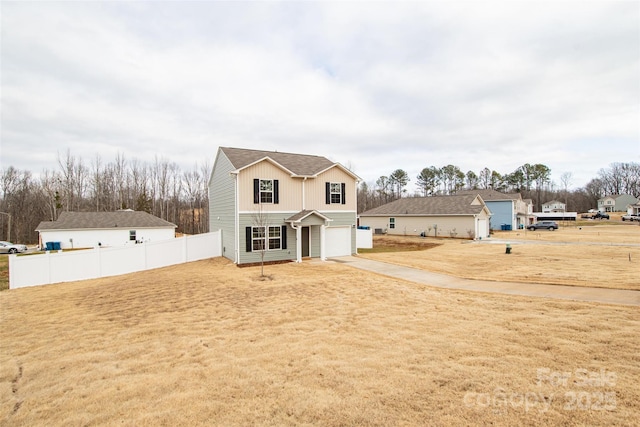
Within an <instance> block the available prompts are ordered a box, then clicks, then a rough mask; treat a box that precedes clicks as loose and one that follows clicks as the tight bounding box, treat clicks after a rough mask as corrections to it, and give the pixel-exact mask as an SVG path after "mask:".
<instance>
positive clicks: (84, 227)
mask: <svg viewBox="0 0 640 427" xmlns="http://www.w3.org/2000/svg"><path fill="white" fill-rule="evenodd" d="M176 227H177V226H176V225H175V224H172V223H170V222H168V221H165V220H164V219H160V218H158V217H157V216H154V215H151V214H150V213H147V212H140V211H132V210H130V209H125V210H119V211H116V212H62V213H61V214H60V216H59V217H58V219H57V220H56V221H43V222H41V223H40V224H39V225H38V228H36V231H37V232H38V233H39V243H40V247H41V248H45V247H47V243H48V242H58V243H59V245H56V246H60V248H61V249H68V248H93V247H96V246H103V247H107V246H124V245H129V244H136V243H144V242H150V241H159V240H169V239H174V238H175V234H176V233H175V230H176Z"/></svg>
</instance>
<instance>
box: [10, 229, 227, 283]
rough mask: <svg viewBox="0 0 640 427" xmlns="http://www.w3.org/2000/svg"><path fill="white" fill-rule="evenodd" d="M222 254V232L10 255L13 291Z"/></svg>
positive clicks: (113, 274) (148, 268) (114, 274)
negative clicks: (109, 245)
mask: <svg viewBox="0 0 640 427" xmlns="http://www.w3.org/2000/svg"><path fill="white" fill-rule="evenodd" d="M221 255H222V239H221V232H220V231H216V232H212V233H206V234H198V235H195V236H185V237H180V238H177V239H173V240H164V241H158V242H147V243H142V244H139V245H133V246H125V247H112V248H94V249H87V250H80V251H73V252H57V251H56V252H46V253H42V254H36V255H28V256H19V255H9V288H10V289H15V288H22V287H26V286H37V285H46V284H50V283H60V282H72V281H75V280H86V279H96V278H99V277H107V276H116V275H119V274H127V273H133V272H136V271H143V270H150V269H152V268H159V267H166V266H168V265H174V264H181V263H185V262H191V261H198V260H201V259H206V258H213V257H218V256H221Z"/></svg>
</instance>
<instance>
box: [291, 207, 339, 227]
mask: <svg viewBox="0 0 640 427" xmlns="http://www.w3.org/2000/svg"><path fill="white" fill-rule="evenodd" d="M311 216H317V217H318V218H320V219H322V220H323V221H324V222H325V223H328V222H330V221H333V220H332V219H331V218H329V217H327V216H324V215H322V214H321V213H320V212H318V211H316V210H306V209H305V210H302V211H300V212H298V213H297V214H295V215H292V216H290V217H289V218H287V219H285V220H284V222H288V223H289V224H291V225H300V224H302V223H303V222H304V220H305V219H307V218H309V217H311Z"/></svg>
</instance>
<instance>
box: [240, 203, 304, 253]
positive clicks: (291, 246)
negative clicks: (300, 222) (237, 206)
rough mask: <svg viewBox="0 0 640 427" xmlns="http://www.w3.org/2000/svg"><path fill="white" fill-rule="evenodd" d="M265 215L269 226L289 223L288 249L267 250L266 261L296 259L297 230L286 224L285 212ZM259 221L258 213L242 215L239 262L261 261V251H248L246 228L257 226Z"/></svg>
mask: <svg viewBox="0 0 640 427" xmlns="http://www.w3.org/2000/svg"><path fill="white" fill-rule="evenodd" d="M264 215H265V218H266V220H265V223H266V224H267V225H268V226H277V227H281V226H283V225H287V249H279V250H271V251H269V250H268V251H265V253H264V261H265V262H271V261H284V260H295V259H296V230H294V229H293V228H292V227H291V226H289V225H288V224H285V222H284V218H285V216H289V215H283V214H264ZM258 223H259V221H256V215H253V214H242V215H240V227H239V230H240V250H239V252H238V254H239V261H238V264H249V263H255V262H260V261H261V254H260V252H247V246H246V245H247V241H246V235H245V233H246V228H247V227H255V226H257V225H258Z"/></svg>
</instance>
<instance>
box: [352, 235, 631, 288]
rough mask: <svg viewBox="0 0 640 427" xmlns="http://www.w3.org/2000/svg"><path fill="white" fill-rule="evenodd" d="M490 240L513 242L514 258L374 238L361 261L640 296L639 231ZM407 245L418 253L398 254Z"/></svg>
mask: <svg viewBox="0 0 640 427" xmlns="http://www.w3.org/2000/svg"><path fill="white" fill-rule="evenodd" d="M490 240H501V241H502V240H504V241H505V242H509V244H510V245H511V247H512V250H511V254H506V253H505V252H506V250H505V249H506V243H499V244H492V243H487V242H486V241H485V242H472V241H469V240H461V239H447V238H443V239H435V238H421V237H415V236H407V237H404V236H374V250H373V251H363V250H361V251H360V252H361V254H360V256H362V257H364V258H370V259H375V260H379V261H385V262H390V263H394V264H400V265H407V266H410V267H417V268H421V269H424V270H428V271H432V272H437V273H445V274H451V275H455V276H459V277H465V278H469V279H482V280H497V281H510V282H529V283H547V284H556V285H557V284H560V285H573V286H591V287H601V288H612V289H631V290H640V279H639V277H640V227H638V226H631V225H627V226H613V225H609V226H607V225H599V226H592V227H566V228H565V227H561V228H560V230H556V231H547V230H540V231H534V232H532V231H526V230H520V231H511V232H506V231H505V232H496V233H494V235H493V237H492V238H491V239H490ZM402 245H406V246H407V247H408V248H409V249H411V250H412V251H411V252H407V253H404V254H401V253H398V252H397V251H398V248H399V247H402ZM385 248H391V249H392V251H391V252H387V251H385ZM416 249H418V250H419V249H426V250H421V251H415V250H416Z"/></svg>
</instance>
